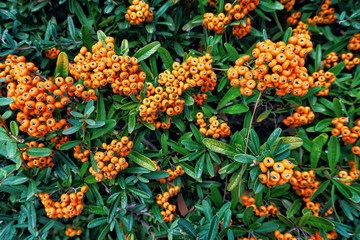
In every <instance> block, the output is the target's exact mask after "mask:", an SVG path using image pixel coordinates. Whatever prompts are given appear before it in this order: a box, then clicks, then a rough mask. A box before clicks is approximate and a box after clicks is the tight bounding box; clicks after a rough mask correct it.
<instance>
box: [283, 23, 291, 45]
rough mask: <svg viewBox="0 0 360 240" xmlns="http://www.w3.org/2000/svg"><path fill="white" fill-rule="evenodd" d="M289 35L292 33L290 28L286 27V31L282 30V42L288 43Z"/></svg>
mask: <svg viewBox="0 0 360 240" xmlns="http://www.w3.org/2000/svg"><path fill="white" fill-rule="evenodd" d="M291 35H292V28H291V27H288V28H287V29H286V31H285V32H284V35H283V39H282V40H283V42H285V43H288V40H289V38H290V37H291Z"/></svg>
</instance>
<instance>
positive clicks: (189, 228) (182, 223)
mask: <svg viewBox="0 0 360 240" xmlns="http://www.w3.org/2000/svg"><path fill="white" fill-rule="evenodd" d="M178 225H179V228H180V229H181V230H182V231H184V233H185V236H186V237H189V238H191V239H195V238H196V230H195V228H194V226H193V224H191V223H189V222H188V221H187V220H186V219H184V218H180V219H179V221H178Z"/></svg>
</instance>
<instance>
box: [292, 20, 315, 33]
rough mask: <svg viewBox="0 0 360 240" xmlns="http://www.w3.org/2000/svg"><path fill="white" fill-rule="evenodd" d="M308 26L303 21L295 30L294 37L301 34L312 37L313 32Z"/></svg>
mask: <svg viewBox="0 0 360 240" xmlns="http://www.w3.org/2000/svg"><path fill="white" fill-rule="evenodd" d="M308 27H309V26H308V25H307V24H306V23H304V22H302V21H299V23H298V25H297V26H296V27H295V28H293V31H292V33H293V35H294V36H298V35H299V34H305V35H308V36H310V35H311V32H310V31H309V30H308Z"/></svg>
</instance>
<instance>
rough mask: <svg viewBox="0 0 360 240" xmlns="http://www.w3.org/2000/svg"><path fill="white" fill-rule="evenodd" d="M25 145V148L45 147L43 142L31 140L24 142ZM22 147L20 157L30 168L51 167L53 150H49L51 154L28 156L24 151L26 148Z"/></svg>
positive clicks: (52, 164)
mask: <svg viewBox="0 0 360 240" xmlns="http://www.w3.org/2000/svg"><path fill="white" fill-rule="evenodd" d="M26 145H27V146H28V147H27V148H32V147H38V148H43V147H45V144H44V143H38V142H36V141H31V142H28V143H26ZM27 148H25V149H22V150H24V151H23V152H22V154H21V157H22V159H23V160H24V161H25V162H26V165H27V166H28V167H30V168H33V167H38V168H45V167H53V166H54V162H53V161H52V156H53V155H54V151H53V150H52V151H51V154H50V155H49V156H47V157H33V156H29V155H28V154H27V152H26V149H27Z"/></svg>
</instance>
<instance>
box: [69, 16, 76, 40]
mask: <svg viewBox="0 0 360 240" xmlns="http://www.w3.org/2000/svg"><path fill="white" fill-rule="evenodd" d="M67 24H68V29H69V35H70V37H71V38H72V39H73V40H75V25H74V21H73V20H72V18H71V16H68V17H67Z"/></svg>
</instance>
